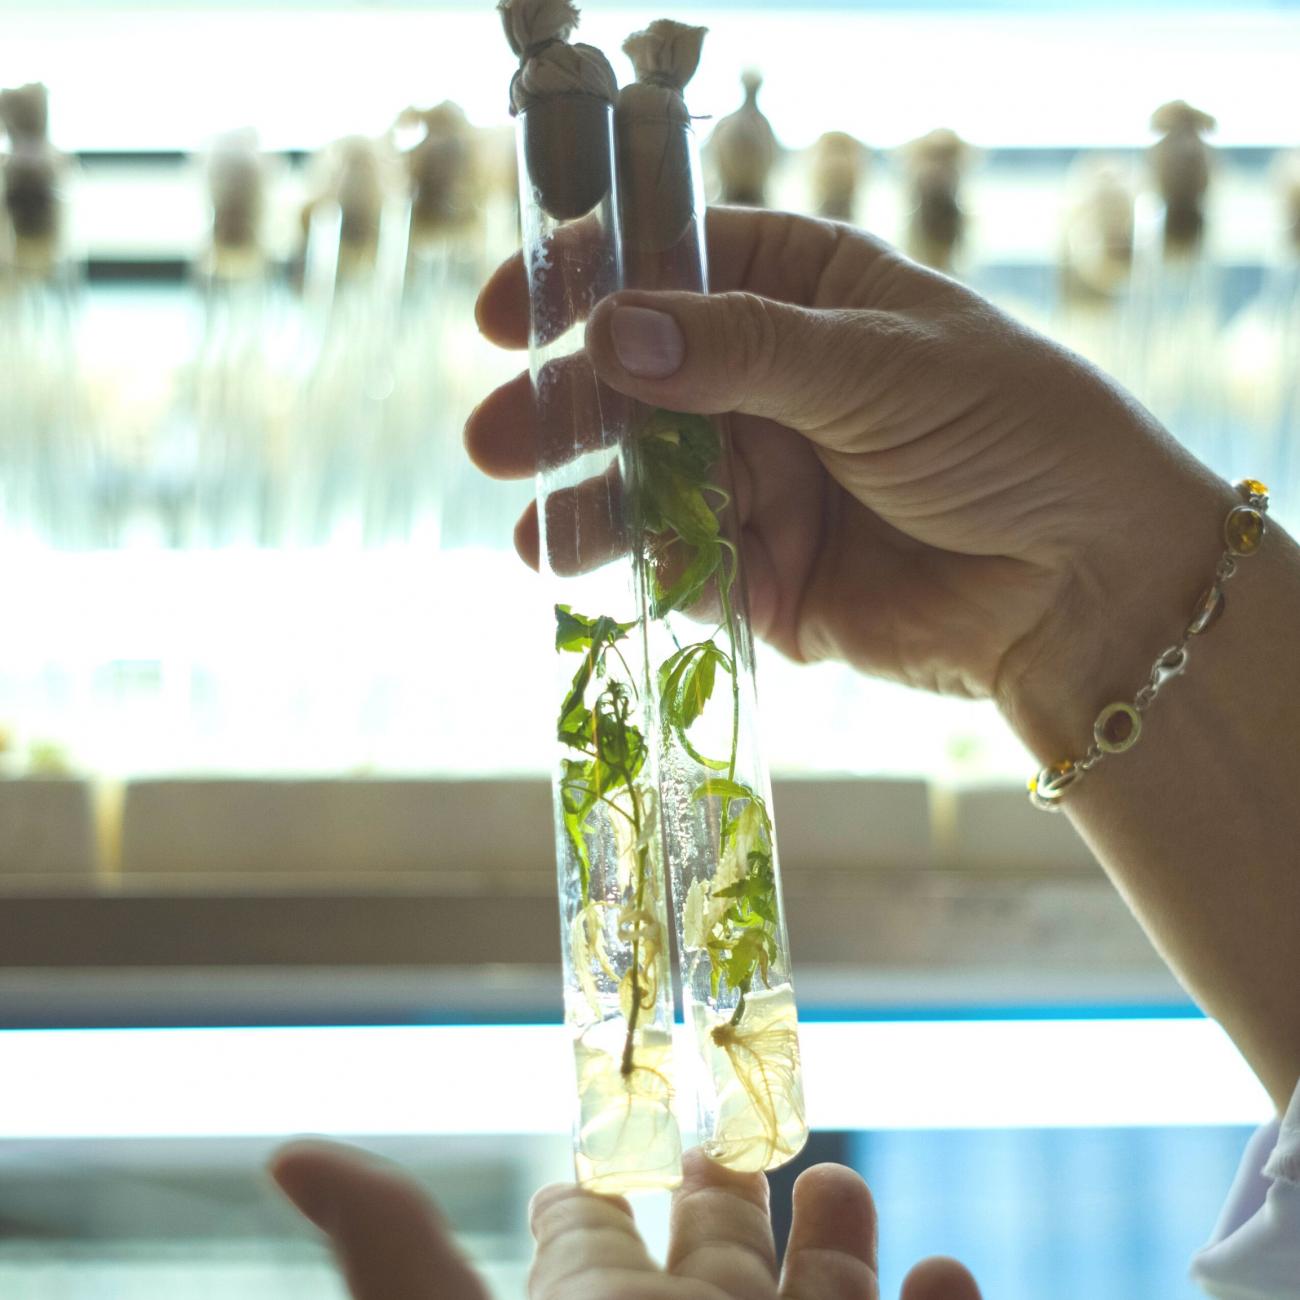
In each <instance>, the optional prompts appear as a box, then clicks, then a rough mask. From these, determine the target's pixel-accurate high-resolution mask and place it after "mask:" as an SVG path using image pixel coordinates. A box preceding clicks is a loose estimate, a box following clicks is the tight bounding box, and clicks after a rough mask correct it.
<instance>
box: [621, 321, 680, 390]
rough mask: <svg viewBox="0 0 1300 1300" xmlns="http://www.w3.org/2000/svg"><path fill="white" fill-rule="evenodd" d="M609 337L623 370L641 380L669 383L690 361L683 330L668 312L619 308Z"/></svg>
mask: <svg viewBox="0 0 1300 1300" xmlns="http://www.w3.org/2000/svg"><path fill="white" fill-rule="evenodd" d="M609 333H610V337H611V338H612V339H613V341H614V351H615V353H616V354H617V356H618V359H619V362H620V363H621V364H622V366H623V369H624V370H626V371H627V372H628V374H629V375H636V377H637V378H638V379H667V378H668V376H669V375H672V374H676V373H677V371H678V370H680V369H681V365H682V362H683V361H684V360H685V359H686V339H685V337H684V336H683V335H682V330H681V326H680V325H678V324H677V322H676V321H675V320H674V319H673V318H672V317H671V316H669V315H668V314H667V312H662V311H653V310H651V309H650V308H649V307H616V308H615V309H614V314H613V316H611V317H610V321H609Z"/></svg>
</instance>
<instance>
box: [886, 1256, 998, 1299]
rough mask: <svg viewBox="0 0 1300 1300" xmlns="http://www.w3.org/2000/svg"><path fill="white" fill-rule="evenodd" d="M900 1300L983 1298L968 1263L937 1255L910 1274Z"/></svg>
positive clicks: (919, 1265) (923, 1262)
mask: <svg viewBox="0 0 1300 1300" xmlns="http://www.w3.org/2000/svg"><path fill="white" fill-rule="evenodd" d="M899 1300H980V1289H979V1287H978V1286H976V1285H975V1279H974V1278H973V1277H971V1275H970V1273H969V1271H968V1270H967V1269H966V1267H965V1265H963V1264H960V1263H958V1262H957V1260H955V1259H945V1258H944V1257H942V1256H940V1255H936V1256H935V1257H934V1258H933V1259H924V1260H922V1261H921V1262H920V1263H919V1264H917V1265H916V1267H915V1268H913V1269H912V1271H911V1272H910V1273H909V1274H908V1275H907V1277H906V1278H905V1279H904V1280H903V1290H902V1292H901V1293H900V1295H899Z"/></svg>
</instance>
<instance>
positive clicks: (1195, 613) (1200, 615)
mask: <svg viewBox="0 0 1300 1300" xmlns="http://www.w3.org/2000/svg"><path fill="white" fill-rule="evenodd" d="M1226 603H1227V598H1226V597H1225V596H1224V594H1223V588H1222V587H1220V586H1217V585H1216V586H1213V587H1207V588H1206V589H1205V590H1204V591H1203V592H1201V595H1200V598H1199V599H1198V600H1197V602H1196V608H1195V609H1193V610H1192V621H1191V622H1190V623H1188V625H1187V635H1188V636H1200V635H1201V633H1202V632H1208V631H1209V630H1210V629H1211V628H1212V627H1213V626H1214V625H1215V624H1216V623H1217V622H1218V621H1219V616H1220V615H1221V614H1222V613H1223V607H1224V605H1225V604H1226Z"/></svg>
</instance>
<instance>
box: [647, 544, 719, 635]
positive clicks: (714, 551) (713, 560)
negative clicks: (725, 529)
mask: <svg viewBox="0 0 1300 1300" xmlns="http://www.w3.org/2000/svg"><path fill="white" fill-rule="evenodd" d="M723 554H724V551H723V548H722V546H721V545H720V544H718V543H716V542H712V541H710V542H706V543H704V544H703V545H700V546H697V547H695V553H694V554H693V555H692V556H691V558H690V559H689V560H688V561H687V562H686V567H685V568H683V569H682V571H681V572H680V573H679V574H678V575H677V579H676V581H675V582H674V583H673V584H672V585H671V586H669V587H664V586H663V585H662V583H660V581H659V575H658V573H656V574H655V575H654V598H653V600H652V602H651V604H652V608H651V613H652V614H653V615H654V617H655V618H663V616H664V615H665V614H671V613H672V611H673V610H675V609H690V607H691V606H692V605H694V604H695V602H696V601H697V600H699V598H700V597H701V596H702V595H703V594H704V589H705V587H707V586H708V585H709V581H710V579H711V578H712V577H713V575H714V574H715V573H717V572H718V570H719V569H721V568H722V557H723Z"/></svg>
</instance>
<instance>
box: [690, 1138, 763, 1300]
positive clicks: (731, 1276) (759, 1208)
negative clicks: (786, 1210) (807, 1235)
mask: <svg viewBox="0 0 1300 1300" xmlns="http://www.w3.org/2000/svg"><path fill="white" fill-rule="evenodd" d="M671 1230H672V1235H671V1239H670V1243H669V1247H668V1271H669V1273H671V1274H674V1275H675V1276H677V1277H684V1278H691V1279H693V1280H695V1281H699V1282H705V1283H708V1284H710V1285H712V1286H713V1287H716V1288H717V1290H718V1291H719V1292H720V1293H721V1294H722V1295H726V1296H732V1297H734V1298H735V1300H763V1297H768V1296H774V1295H775V1294H776V1272H777V1269H776V1246H775V1245H774V1243H773V1241H772V1222H771V1219H770V1218H769V1216H768V1208H767V1179H766V1178H764V1177H763V1175H762V1174H738V1173H735V1172H733V1171H732V1170H730V1169H726V1168H724V1167H723V1166H722V1165H719V1164H716V1163H715V1162H714V1161H712V1160H709V1159H708V1158H707V1157H706V1156H705V1155H704V1154H703V1153H702V1152H700V1151H689V1152H687V1154H686V1156H685V1158H684V1159H683V1161H682V1185H681V1187H680V1188H679V1189H678V1190H677V1191H676V1192H675V1193H674V1194H673V1208H672V1218H671Z"/></svg>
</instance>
